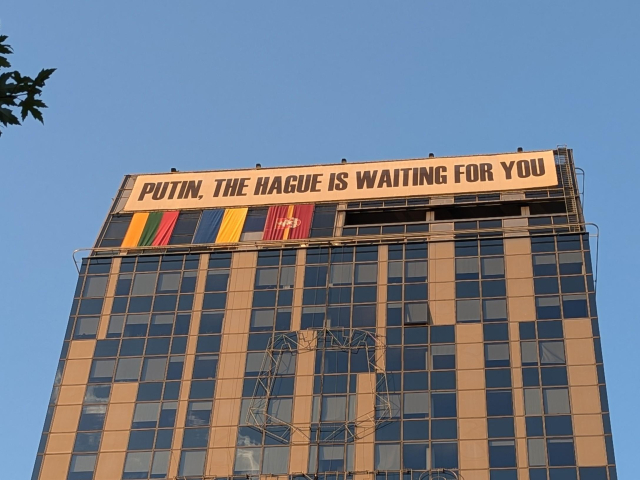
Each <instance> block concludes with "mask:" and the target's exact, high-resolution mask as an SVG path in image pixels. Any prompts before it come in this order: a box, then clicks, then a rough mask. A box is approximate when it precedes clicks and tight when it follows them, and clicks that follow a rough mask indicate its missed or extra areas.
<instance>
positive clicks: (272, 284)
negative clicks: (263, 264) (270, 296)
mask: <svg viewBox="0 0 640 480" xmlns="http://www.w3.org/2000/svg"><path fill="white" fill-rule="evenodd" d="M277 286H278V268H277V267H276V268H258V269H256V284H255V288H256V289H259V288H276V287H277Z"/></svg>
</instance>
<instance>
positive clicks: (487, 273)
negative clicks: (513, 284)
mask: <svg viewBox="0 0 640 480" xmlns="http://www.w3.org/2000/svg"><path fill="white" fill-rule="evenodd" d="M480 262H481V263H482V278H504V258H502V257H488V258H481V259H480Z"/></svg>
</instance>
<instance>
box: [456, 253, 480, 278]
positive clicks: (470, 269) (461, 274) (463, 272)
mask: <svg viewBox="0 0 640 480" xmlns="http://www.w3.org/2000/svg"><path fill="white" fill-rule="evenodd" d="M478 276H479V267H478V259H477V258H474V257H472V258H456V280H475V279H477V278H478Z"/></svg>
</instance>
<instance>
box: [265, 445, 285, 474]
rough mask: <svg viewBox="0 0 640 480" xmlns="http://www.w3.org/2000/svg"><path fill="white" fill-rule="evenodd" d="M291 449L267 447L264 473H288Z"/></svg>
mask: <svg viewBox="0 0 640 480" xmlns="http://www.w3.org/2000/svg"><path fill="white" fill-rule="evenodd" d="M288 464H289V447H266V448H265V449H264V457H263V459H262V473H263V474H271V475H278V474H279V475H282V474H286V473H287V467H288Z"/></svg>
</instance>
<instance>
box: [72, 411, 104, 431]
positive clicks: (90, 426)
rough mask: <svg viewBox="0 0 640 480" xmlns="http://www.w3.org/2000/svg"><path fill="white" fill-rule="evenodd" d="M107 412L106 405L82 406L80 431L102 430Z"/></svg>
mask: <svg viewBox="0 0 640 480" xmlns="http://www.w3.org/2000/svg"><path fill="white" fill-rule="evenodd" d="M106 413H107V407H106V405H85V406H84V407H82V414H81V415H80V422H79V423H78V431H79V432H83V431H91V430H102V427H103V425H104V417H105V414H106Z"/></svg>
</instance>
